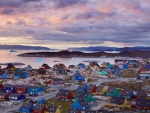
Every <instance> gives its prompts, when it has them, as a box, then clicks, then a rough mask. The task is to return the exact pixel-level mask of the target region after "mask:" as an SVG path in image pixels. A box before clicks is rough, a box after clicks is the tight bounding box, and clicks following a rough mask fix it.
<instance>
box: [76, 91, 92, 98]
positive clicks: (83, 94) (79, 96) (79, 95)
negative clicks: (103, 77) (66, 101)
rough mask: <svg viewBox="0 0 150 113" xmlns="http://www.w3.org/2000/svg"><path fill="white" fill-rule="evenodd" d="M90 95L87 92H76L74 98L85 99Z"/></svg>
mask: <svg viewBox="0 0 150 113" xmlns="http://www.w3.org/2000/svg"><path fill="white" fill-rule="evenodd" d="M89 94H90V93H89V92H78V93H77V95H76V98H84V99H86V98H87V97H88V95H89Z"/></svg>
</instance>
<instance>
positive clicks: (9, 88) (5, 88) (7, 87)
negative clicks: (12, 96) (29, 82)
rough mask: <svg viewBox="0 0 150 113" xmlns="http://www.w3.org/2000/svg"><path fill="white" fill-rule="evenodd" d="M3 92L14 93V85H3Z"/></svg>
mask: <svg viewBox="0 0 150 113" xmlns="http://www.w3.org/2000/svg"><path fill="white" fill-rule="evenodd" d="M3 91H4V92H10V93H15V85H4V86H3Z"/></svg>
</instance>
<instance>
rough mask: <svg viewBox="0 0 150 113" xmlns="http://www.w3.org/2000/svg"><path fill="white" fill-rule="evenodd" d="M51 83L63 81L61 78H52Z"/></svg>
mask: <svg viewBox="0 0 150 113" xmlns="http://www.w3.org/2000/svg"><path fill="white" fill-rule="evenodd" d="M52 81H54V82H58V81H64V80H63V79H62V78H54V79H52Z"/></svg>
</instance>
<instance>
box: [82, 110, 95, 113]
mask: <svg viewBox="0 0 150 113" xmlns="http://www.w3.org/2000/svg"><path fill="white" fill-rule="evenodd" d="M85 113H97V111H96V110H85Z"/></svg>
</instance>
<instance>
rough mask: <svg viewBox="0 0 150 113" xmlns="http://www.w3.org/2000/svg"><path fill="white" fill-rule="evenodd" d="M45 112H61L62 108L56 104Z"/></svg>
mask: <svg viewBox="0 0 150 113" xmlns="http://www.w3.org/2000/svg"><path fill="white" fill-rule="evenodd" d="M44 113H60V109H59V108H58V107H56V106H49V107H48V108H47V110H46V111H45V112H44Z"/></svg>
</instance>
